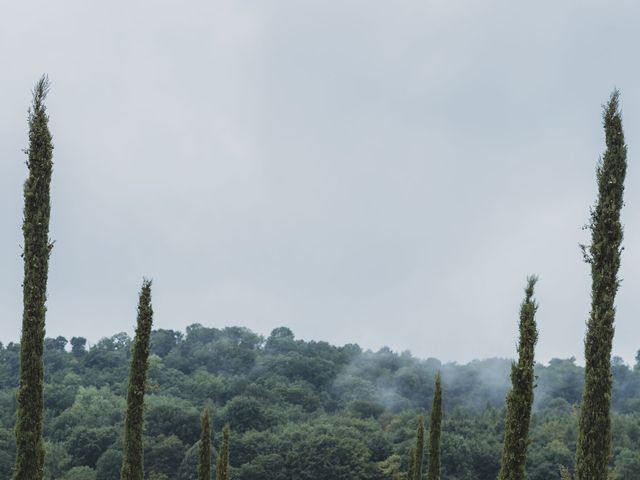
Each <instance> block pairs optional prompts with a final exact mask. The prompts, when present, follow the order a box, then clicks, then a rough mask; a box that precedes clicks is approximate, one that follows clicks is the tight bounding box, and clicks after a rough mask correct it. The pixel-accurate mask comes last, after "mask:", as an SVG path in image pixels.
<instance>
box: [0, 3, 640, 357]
mask: <svg viewBox="0 0 640 480" xmlns="http://www.w3.org/2000/svg"><path fill="white" fill-rule="evenodd" d="M639 18H640V3H638V2H637V1H636V0H615V1H613V2H603V1H595V0H582V1H577V0H576V1H566V2H555V1H548V0H542V1H540V2H534V3H531V2H529V3H528V4H525V3H524V2H512V1H506V0H504V1H498V0H486V1H483V2H478V1H475V0H460V1H451V0H437V1H435V0H397V1H394V2H389V1H371V0H366V1H365V0H341V1H339V2H338V1H328V2H327V1H325V2H318V1H310V0H272V1H264V0H206V1H204V0H202V1H201V0H185V1H182V2H175V1H174V2H170V1H166V0H154V1H150V0H140V1H136V2H130V1H126V2H125V1H122V0H113V1H110V2H87V1H86V0H60V1H56V2H51V1H34V0H23V1H20V2H11V1H8V0H0V65H1V68H2V78H3V81H2V88H0V230H1V231H2V235H0V341H3V342H5V343H6V342H9V341H17V340H18V339H19V336H20V323H21V316H22V290H21V282H22V259H21V258H20V245H21V244H22V232H21V222H22V205H23V197H22V184H23V182H24V179H25V178H26V174H27V171H26V167H25V163H24V162H25V155H24V153H22V149H24V148H26V147H27V146H28V137H27V133H28V130H27V110H28V107H29V103H30V100H31V89H32V87H33V85H34V84H35V82H36V81H37V79H38V78H39V77H40V75H42V74H43V73H47V74H48V75H49V78H50V80H51V92H50V95H49V97H48V99H47V106H48V113H49V115H50V128H51V131H52V133H53V137H54V145H55V149H54V162H55V165H54V173H53V179H52V187H51V188H52V217H51V238H52V239H53V240H55V242H56V243H55V247H54V250H53V252H52V257H51V261H50V276H49V291H48V296H49V300H48V313H47V335H48V336H58V335H63V336H65V337H67V338H71V337H72V336H84V337H86V338H87V339H88V340H89V342H90V343H95V342H96V341H98V340H99V339H100V338H102V337H104V336H110V335H113V334H115V333H117V332H121V331H125V332H127V333H129V334H131V335H132V334H133V330H134V325H135V314H136V303H137V295H138V290H139V288H140V285H141V282H142V278H143V277H149V278H152V279H153V281H154V286H153V304H154V309H155V317H154V323H155V326H156V327H157V328H173V329H181V330H183V329H184V328H185V327H186V326H187V325H190V324H192V323H201V324H203V325H205V326H208V327H217V328H222V327H224V326H231V325H241V326H246V327H248V328H250V329H252V330H254V331H256V332H258V333H261V334H264V335H268V334H269V332H270V331H271V330H272V329H273V328H275V327H278V326H283V325H284V326H288V327H290V328H291V329H292V330H293V331H294V332H295V334H296V336H297V337H299V338H303V339H306V340H312V339H313V340H325V341H329V342H331V343H334V344H340V345H341V344H345V343H358V344H360V345H361V346H362V347H364V348H371V349H374V350H377V349H379V348H380V347H382V346H385V345H386V346H389V347H390V348H392V349H393V350H396V351H404V350H410V351H411V352H413V353H414V354H415V355H418V356H420V357H437V358H440V359H441V360H444V361H458V362H467V361H469V360H471V359H474V358H486V357H494V356H497V357H513V356H514V355H515V354H516V352H515V348H516V343H517V322H518V310H519V304H520V302H521V301H522V298H523V287H524V285H525V281H526V277H527V275H529V274H537V275H538V276H539V278H540V280H539V283H538V286H537V290H536V296H537V299H538V301H539V304H540V307H539V310H538V315H537V320H538V326H539V330H540V337H539V342H538V348H537V359H538V360H539V361H541V362H546V361H548V360H549V359H551V358H554V357H560V358H567V357H571V356H575V357H576V358H577V361H578V362H582V357H583V339H584V333H585V322H586V320H587V318H588V313H589V302H590V277H589V269H588V266H587V265H586V264H585V263H583V261H582V255H581V253H580V250H579V244H581V243H583V244H587V243H589V232H588V231H585V230H584V229H583V228H582V227H583V225H584V224H585V223H586V222H587V221H588V219H589V208H590V206H591V205H593V202H594V201H595V195H596V184H595V167H596V163H597V161H598V158H599V157H600V155H601V154H602V152H603V150H604V136H603V131H602V119H601V105H602V104H603V103H604V102H606V100H607V99H608V96H609V94H610V92H611V91H612V90H613V89H614V88H615V87H617V88H619V89H620V90H621V104H622V111H623V124H624V128H625V134H626V139H627V143H628V146H629V150H628V152H629V166H628V175H627V181H626V189H627V190H626V194H625V201H626V205H625V207H624V210H623V223H624V225H625V242H624V243H625V250H624V252H623V257H622V266H621V271H620V276H621V278H622V279H623V282H622V285H621V288H620V291H619V295H618V298H617V302H616V303H617V315H616V336H615V340H614V354H616V355H619V356H622V357H623V358H624V359H625V360H626V361H627V362H634V356H635V352H636V351H637V350H638V349H640V322H639V321H638V318H639V317H640V301H639V300H638V297H637V293H636V292H640V169H639V168H637V167H636V161H635V160H636V158H638V157H637V156H636V151H637V150H636V145H639V146H640V64H639V63H638V62H637V58H636V57H637V45H638V44H639V42H640V30H639V29H638V28H637V26H638V20H639Z"/></svg>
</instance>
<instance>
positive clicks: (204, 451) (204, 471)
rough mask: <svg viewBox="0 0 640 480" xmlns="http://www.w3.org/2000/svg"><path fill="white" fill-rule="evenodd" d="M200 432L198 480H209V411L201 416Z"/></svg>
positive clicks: (205, 411)
mask: <svg viewBox="0 0 640 480" xmlns="http://www.w3.org/2000/svg"><path fill="white" fill-rule="evenodd" d="M201 424H202V428H201V430H200V461H199V463H198V480H211V424H210V421H209V409H208V408H205V410H204V413H203V414H202V421H201Z"/></svg>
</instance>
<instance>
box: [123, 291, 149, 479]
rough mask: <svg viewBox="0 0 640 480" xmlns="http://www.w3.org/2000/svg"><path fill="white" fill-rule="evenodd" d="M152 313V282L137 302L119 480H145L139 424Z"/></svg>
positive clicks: (142, 407)
mask: <svg viewBox="0 0 640 480" xmlns="http://www.w3.org/2000/svg"><path fill="white" fill-rule="evenodd" d="M152 323H153V309H152V308H151V281H150V280H144V281H143V282H142V289H141V290H140V299H139V302H138V326H137V327H136V338H135V340H134V342H133V348H132V352H131V367H130V371H129V391H128V393H127V413H126V416H125V427H124V428H125V431H124V458H123V461H122V473H121V479H122V480H144V464H143V463H144V462H143V448H142V423H143V413H144V391H145V386H146V382H147V367H148V359H149V339H150V337H151V324H152Z"/></svg>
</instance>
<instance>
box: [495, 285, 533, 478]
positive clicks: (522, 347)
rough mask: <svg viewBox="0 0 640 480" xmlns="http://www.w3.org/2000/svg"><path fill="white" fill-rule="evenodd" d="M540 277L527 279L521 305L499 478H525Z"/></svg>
mask: <svg viewBox="0 0 640 480" xmlns="http://www.w3.org/2000/svg"><path fill="white" fill-rule="evenodd" d="M537 280H538V279H537V277H535V276H531V277H529V278H527V286H526V288H525V290H524V292H525V298H524V301H523V302H522V304H521V305H520V339H519V342H518V362H517V363H516V362H514V363H513V364H512V365H511V390H510V391H509V393H508V395H507V418H506V420H505V432H504V445H503V447H502V462H501V464H500V473H499V474H498V480H524V478H525V465H526V462H527V446H528V445H529V425H530V423H531V407H532V405H533V387H534V385H533V383H534V379H535V377H534V373H533V368H534V366H535V360H534V355H535V347H536V342H537V341H538V329H537V327H536V319H535V316H536V311H537V310H538V305H537V303H536V301H535V300H534V299H533V291H534V288H535V285H536V282H537Z"/></svg>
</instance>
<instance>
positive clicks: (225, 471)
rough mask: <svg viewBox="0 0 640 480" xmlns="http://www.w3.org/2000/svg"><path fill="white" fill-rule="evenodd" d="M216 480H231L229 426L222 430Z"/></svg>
mask: <svg viewBox="0 0 640 480" xmlns="http://www.w3.org/2000/svg"><path fill="white" fill-rule="evenodd" d="M216 480H229V425H225V426H224V429H223V430H222V444H221V445H220V452H218V461H217V462H216Z"/></svg>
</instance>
